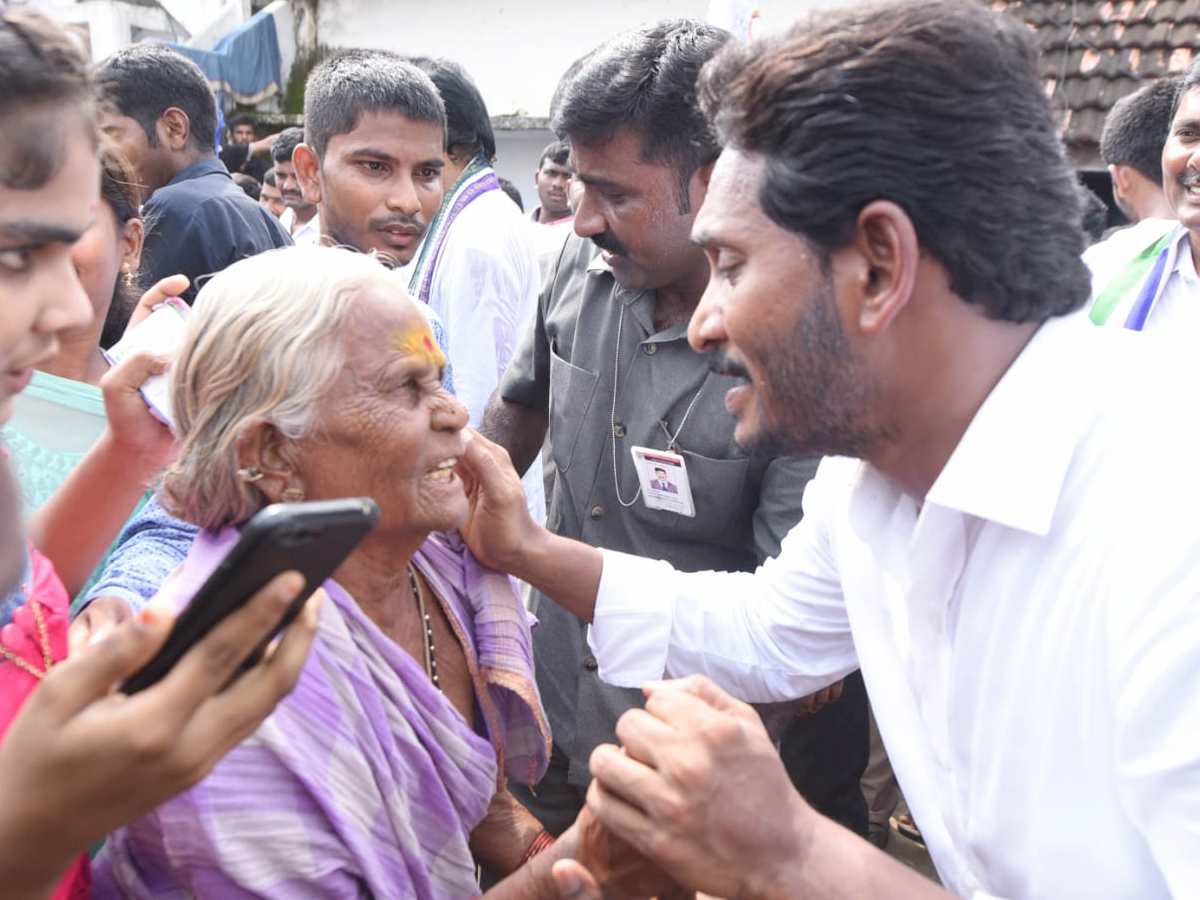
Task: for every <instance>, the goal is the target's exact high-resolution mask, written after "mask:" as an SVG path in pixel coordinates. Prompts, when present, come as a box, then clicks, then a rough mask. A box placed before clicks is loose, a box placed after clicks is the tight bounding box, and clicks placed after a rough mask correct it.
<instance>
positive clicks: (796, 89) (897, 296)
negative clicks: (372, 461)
mask: <svg viewBox="0 0 1200 900" xmlns="http://www.w3.org/2000/svg"><path fill="white" fill-rule="evenodd" d="M700 94H701V98H702V104H703V106H704V108H705V110H706V112H707V114H708V115H709V117H710V119H711V120H712V121H714V123H715V124H716V126H717V128H718V130H719V132H720V136H721V138H722V143H723V144H724V146H725V150H724V151H723V153H722V155H721V157H720V159H719V160H718V162H717V164H716V167H715V169H714V171H713V174H712V180H711V182H710V185H709V189H708V194H707V198H706V200H705V203H704V206H703V207H702V208H701V210H700V212H699V213H698V215H697V218H696V222H695V227H694V229H693V237H694V239H695V240H696V241H697V242H698V243H699V244H700V245H701V246H703V247H704V249H705V251H706V253H707V254H708V257H709V260H710V262H711V264H712V268H713V278H712V280H711V281H710V284H709V288H708V291H707V293H706V294H705V296H704V298H703V299H702V300H701V303H700V306H699V308H698V309H697V311H696V313H695V315H694V317H693V319H692V322H691V326H690V331H689V337H690V339H691V341H692V343H693V345H694V346H696V347H698V348H702V349H707V350H710V351H713V353H714V365H716V366H717V368H718V370H720V371H724V372H729V373H735V374H740V375H743V376H744V378H745V381H744V383H743V384H742V385H740V386H738V387H735V388H733V389H732V390H730V391H729V392H728V393H727V395H726V398H725V402H726V406H727V407H728V408H729V410H730V411H731V412H732V413H733V414H734V415H735V416H736V417H737V419H738V425H737V432H736V434H737V437H738V439H739V442H741V443H743V444H744V445H747V446H753V447H772V446H774V447H780V448H782V449H784V450H786V451H787V452H791V453H805V452H809V453H811V452H824V453H830V454H843V455H845V456H856V457H859V458H860V459H861V460H862V462H859V461H857V460H852V459H831V460H827V461H826V462H825V463H824V464H823V466H822V469H821V471H820V472H819V473H818V475H817V477H816V478H815V479H814V480H813V482H812V483H811V484H810V486H809V488H808V491H807V493H806V496H805V516H804V519H803V520H802V522H801V523H800V525H798V526H797V527H796V528H795V529H794V530H793V531H792V533H791V534H789V536H788V537H787V538H786V539H785V540H784V543H783V548H782V550H781V552H780V555H779V556H778V557H777V558H776V559H775V560H773V561H768V562H767V563H765V564H764V565H763V566H761V567H760V568H759V569H758V570H757V571H756V572H754V573H737V574H727V573H713V572H702V573H692V574H683V573H678V572H675V571H674V570H672V569H671V568H670V567H669V566H667V565H665V564H664V563H661V562H655V561H651V560H644V559H638V558H635V557H631V556H626V555H622V554H617V553H611V552H607V551H597V550H594V549H591V548H588V547H585V546H583V545H580V544H577V543H574V542H571V541H567V540H565V539H563V538H559V537H555V536H553V535H549V534H547V533H545V532H544V531H540V530H539V529H537V528H535V527H533V526H532V525H531V524H530V523H528V522H527V521H524V520H522V519H521V518H520V510H521V504H520V492H519V488H517V486H516V484H515V478H514V477H513V475H512V474H511V473H510V472H507V471H506V470H505V469H504V467H503V464H502V459H503V457H502V455H500V454H498V453H496V452H495V450H494V448H493V447H492V446H491V445H489V444H488V443H487V442H486V441H484V440H482V439H480V438H476V439H475V440H473V441H472V442H471V443H470V445H469V447H468V452H467V454H466V464H467V467H468V468H469V470H470V473H471V474H472V475H473V477H474V479H475V480H476V484H475V490H474V492H473V493H474V503H475V514H474V516H473V518H472V522H471V524H470V526H469V527H468V528H467V529H466V536H467V539H468V541H469V542H470V543H471V544H472V546H473V548H474V549H475V550H476V553H477V555H479V556H480V558H481V559H483V560H485V561H487V562H489V563H491V564H493V565H499V566H501V567H504V568H507V569H508V570H509V571H511V572H513V573H514V574H516V575H518V576H519V577H522V578H525V579H526V580H528V581H530V582H532V583H533V584H534V585H535V586H536V587H538V588H539V589H540V590H542V591H544V592H545V593H547V594H548V595H550V596H553V597H555V598H556V599H557V600H559V601H560V602H562V603H563V604H564V605H566V606H568V607H569V608H570V609H572V611H574V612H576V614H578V615H581V616H584V617H587V618H593V619H594V626H593V635H592V643H593V649H594V650H595V652H596V657H597V659H598V660H599V663H600V668H601V673H602V675H603V676H604V677H606V678H609V679H611V680H613V681H615V682H618V683H621V684H639V683H644V682H646V681H647V680H649V679H655V678H659V677H661V676H662V675H663V674H664V673H666V674H668V675H683V674H687V673H703V674H705V675H708V676H710V677H711V678H712V679H714V680H716V681H717V682H719V683H720V684H721V685H722V686H724V687H725V688H727V689H728V690H730V691H732V692H733V693H735V694H736V695H737V696H739V697H740V698H742V699H745V700H754V701H759V700H769V699H782V698H785V697H795V696H799V695H801V694H804V693H807V692H810V691H812V690H815V689H817V688H818V687H820V686H821V685H823V684H826V683H829V682H831V681H833V680H834V679H836V678H838V677H840V676H841V675H843V674H844V673H845V672H847V671H849V670H850V669H852V668H853V667H854V666H855V665H861V668H862V671H863V676H864V679H865V681H866V684H867V689H868V691H869V693H870V696H871V700H872V705H873V707H874V709H875V712H876V715H877V719H878V724H879V728H880V732H881V734H882V735H883V738H884V742H885V743H886V745H887V749H888V753H889V755H890V757H891V759H892V762H893V765H894V768H895V770H896V773H897V776H898V777H899V780H900V783H901V786H902V787H903V788H904V792H905V796H906V798H907V799H908V801H909V803H910V806H911V808H912V812H913V816H914V818H915V819H916V821H917V822H918V823H920V826H921V831H922V833H923V835H924V837H925V840H926V842H927V845H928V847H929V850H930V853H931V855H932V857H933V859H934V862H935V864H936V866H937V868H938V873H939V875H940V877H941V880H942V882H943V884H944V885H945V887H946V888H947V889H948V890H949V891H950V892H952V893H953V894H955V895H958V896H962V897H971V898H976V900H984V898H1011V900H1017V898H1022V900H1023V898H1061V897H1088V898H1100V900H1118V898H1129V897H1138V898H1139V900H1141V898H1170V897H1173V898H1182V897H1190V896H1194V895H1195V890H1196V885H1197V884H1200V741H1198V740H1197V738H1196V735H1197V734H1200V703H1197V702H1195V692H1196V685H1197V684H1200V645H1198V643H1197V641H1196V638H1195V636H1196V634H1197V633H1200V568H1198V565H1197V560H1198V559H1200V529H1198V528H1197V527H1196V525H1195V524H1194V519H1195V511H1196V509H1197V508H1200V473H1198V472H1197V467H1196V465H1195V459H1194V457H1195V447H1196V446H1197V445H1198V444H1200V440H1198V439H1200V423H1198V422H1197V420H1196V416H1194V415H1193V414H1192V412H1191V407H1190V404H1189V403H1188V400H1189V398H1190V394H1191V392H1192V385H1194V383H1195V381H1196V378H1195V371H1194V366H1193V367H1190V368H1189V369H1187V370H1184V369H1183V368H1182V367H1183V366H1184V365H1185V363H1186V361H1184V360H1179V359H1173V358H1170V357H1171V355H1169V354H1162V353H1158V354H1155V352H1154V347H1153V342H1149V341H1142V340H1139V339H1138V338H1136V337H1134V336H1132V335H1129V334H1128V333H1126V332H1125V331H1122V330H1119V329H1095V328H1092V327H1091V326H1090V324H1089V323H1088V322H1087V320H1086V318H1084V317H1083V316H1081V315H1071V313H1072V312H1073V311H1075V310H1077V309H1079V308H1080V307H1082V306H1083V304H1084V303H1085V302H1086V300H1087V297H1088V292H1089V279H1088V273H1087V271H1086V269H1085V268H1084V266H1083V263H1082V262H1081V260H1080V257H1079V254H1080V251H1081V249H1082V247H1083V244H1084V240H1083V235H1082V233H1081V231H1080V229H1079V206H1078V204H1079V199H1078V192H1077V190H1076V186H1075V178H1074V174H1073V173H1072V171H1071V169H1070V167H1069V166H1068V164H1067V162H1066V160H1065V155H1064V153H1063V149H1062V145H1061V142H1060V139H1059V136H1058V133H1057V130H1056V128H1055V123H1054V118H1053V116H1052V114H1051V111H1050V109H1049V106H1048V103H1047V101H1046V98H1045V95H1044V93H1043V91H1042V87H1041V83H1040V80H1039V78H1038V75H1037V70H1036V48H1035V46H1034V42H1033V39H1032V36H1031V34H1030V33H1029V32H1028V31H1027V30H1026V29H1025V27H1024V25H1022V24H1020V23H1018V22H1016V21H1015V20H1012V19H1009V18H1007V17H1004V16H1002V15H998V14H994V13H992V12H990V11H988V10H987V9H986V8H985V7H983V6H982V5H980V4H976V3H971V2H966V0H930V2H926V3H920V4H915V3H897V4H893V5H890V6H877V7H871V8H867V9H863V8H848V9H844V10H838V11H832V12H828V13H826V14H824V15H823V16H822V17H821V18H819V19H815V20H813V21H812V22H811V24H808V25H807V27H806V28H805V29H803V30H797V31H795V32H793V33H792V34H791V35H788V36H784V37H783V38H779V39H776V40H775V41H774V42H772V43H770V44H767V45H765V46H762V45H751V46H749V47H746V46H731V47H728V48H727V49H726V50H724V51H723V52H722V54H721V55H720V56H719V57H718V58H717V59H716V60H715V61H714V62H713V63H710V65H709V66H708V67H707V68H706V69H705V72H704V74H703V75H702V76H701V87H700ZM1176 367H1178V368H1176ZM648 693H649V700H648V702H647V705H646V708H645V709H644V710H636V711H632V712H630V713H628V714H627V715H626V716H625V717H623V718H622V720H621V722H620V723H619V725H618V728H617V735H618V738H619V739H620V740H621V742H622V744H623V747H622V748H621V750H620V751H618V750H617V749H616V748H615V747H601V748H599V749H597V750H596V752H595V753H594V754H593V756H592V759H591V769H592V773H593V775H594V776H595V780H594V781H593V786H592V789H591V794H590V796H589V807H590V808H591V810H592V812H593V813H594V814H595V815H596V816H597V818H598V819H599V820H600V821H601V822H602V823H604V824H605V825H606V826H607V827H609V828H611V829H612V830H613V831H615V832H616V833H617V834H618V835H620V836H621V837H624V838H625V839H627V840H630V841H632V842H633V843H634V844H635V846H638V847H639V848H641V849H643V850H644V851H645V852H646V853H647V854H648V855H649V856H650V857H651V858H652V859H654V860H655V861H656V862H658V863H659V864H660V865H662V866H663V867H664V868H665V869H666V870H667V871H668V872H669V873H670V874H672V875H673V876H674V877H676V878H677V879H679V880H680V881H681V882H683V883H684V884H686V885H688V886H691V887H695V888H697V889H700V890H703V891H705V892H707V893H710V894H715V895H719V896H729V897H734V896H736V897H744V898H774V897H780V898H782V897H788V898H794V897H806V898H831V897H904V898H924V897H945V896H946V894H945V893H944V891H943V890H942V889H941V888H940V887H938V886H936V885H934V884H932V883H929V882H927V881H924V880H923V879H921V878H920V877H919V876H917V875H916V874H914V873H913V872H911V871H910V870H908V869H906V868H904V867H903V866H901V865H899V864H898V863H896V862H895V861H893V860H891V859H890V858H889V857H887V856H885V855H884V854H882V853H880V852H879V851H877V850H875V849H874V848H872V847H871V846H870V845H869V844H867V843H866V842H865V841H860V840H857V839H856V838H854V837H853V836H852V835H850V834H849V833H848V832H845V831H842V830H840V829H839V828H838V827H837V826H835V825H833V824H832V823H830V822H828V821H826V820H823V819H821V818H820V817H819V816H817V815H815V814H814V813H813V811H812V810H811V808H809V807H808V806H807V804H806V803H805V802H804V801H803V799H802V798H800V797H799V795H797V794H795V793H794V792H791V791H789V790H788V788H787V780H786V776H785V775H784V773H783V770H782V767H781V765H780V764H779V762H778V760H777V758H776V757H775V754H774V753H773V750H772V747H771V745H770V742H769V741H768V739H767V737H766V734H765V733H764V732H763V730H762V728H761V727H760V726H759V725H757V724H756V723H755V722H754V720H753V718H752V716H751V714H750V713H749V710H748V708H747V707H745V706H744V705H742V704H741V703H739V702H737V701H735V700H733V699H732V698H730V697H729V696H728V695H727V694H725V693H724V692H723V691H721V690H720V689H718V688H717V687H716V686H715V685H713V684H712V682H710V681H709V680H707V679H705V678H701V677H697V676H693V677H692V678H689V679H685V680H684V681H682V682H675V683H665V684H653V685H650V686H649V687H648ZM576 874H578V875H579V877H580V878H581V879H582V878H583V873H576ZM575 896H584V894H582V893H577V894H576V895H575Z"/></svg>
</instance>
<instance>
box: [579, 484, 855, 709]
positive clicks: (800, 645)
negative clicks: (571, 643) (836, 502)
mask: <svg viewBox="0 0 1200 900" xmlns="http://www.w3.org/2000/svg"><path fill="white" fill-rule="evenodd" d="M835 484H836V482H835V483H834V485H831V484H821V479H820V478H819V477H818V478H817V479H814V481H813V482H811V483H810V485H809V487H808V490H807V491H806V493H805V504H804V506H805V513H806V515H805V518H804V520H803V521H802V522H801V523H800V524H799V525H797V526H796V527H795V528H793V529H792V530H791V531H790V532H789V533H788V535H787V537H786V538H784V540H783V546H782V549H781V550H780V553H779V556H778V557H777V558H776V559H770V560H767V561H766V562H765V563H764V564H763V565H761V566H760V567H759V568H758V569H757V570H756V571H755V572H692V573H684V572H678V571H676V570H675V569H673V568H672V567H671V566H670V565H668V564H667V563H665V562H661V561H657V560H648V559H642V558H639V557H636V556H630V555H628V554H623V553H615V552H612V551H603V553H604V569H603V572H602V574H601V578H600V589H599V592H598V594H597V598H596V613H595V617H594V620H593V625H592V627H591V629H590V630H589V634H588V641H589V643H590V644H591V647H592V650H593V652H594V653H595V656H596V659H597V661H598V662H599V664H600V677H601V678H602V679H604V680H605V681H607V682H609V683H611V684H616V685H620V686H623V687H639V686H641V685H642V684H644V683H645V682H646V681H651V680H655V679H658V678H662V677H663V676H664V675H666V676H669V677H680V676H683V675H689V674H692V673H701V674H704V675H707V676H708V677H710V678H712V679H713V681H715V682H716V683H717V684H719V685H720V686H721V687H722V688H724V689H725V690H727V691H729V692H730V693H732V694H733V695H734V696H736V697H738V698H740V699H742V700H746V701H750V702H766V701H777V700H791V699H795V698H797V697H803V696H806V695H808V694H811V693H812V692H813V691H816V690H819V689H820V688H822V687H824V686H825V685H827V684H831V683H832V682H834V681H837V680H838V679H840V678H843V677H844V676H846V675H847V674H849V673H850V672H853V671H854V670H855V669H856V668H858V661H857V658H856V656H855V652H854V643H853V641H852V640H851V637H850V624H849V620H848V619H847V616H846V609H845V603H844V601H843V597H842V592H841V585H840V583H839V579H838V577H837V571H836V568H835V566H834V562H833V559H834V557H833V553H832V548H831V547H830V544H829V536H828V533H827V528H826V517H827V512H828V508H829V504H830V501H831V500H833V499H834V498H833V497H831V496H829V495H830V494H831V493H832V490H831V488H832V487H834V486H835Z"/></svg>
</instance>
